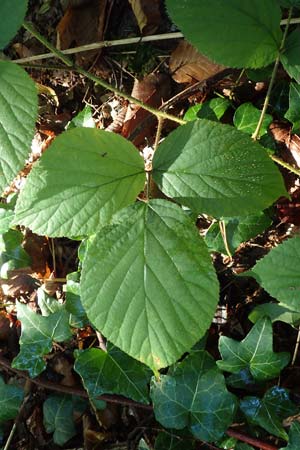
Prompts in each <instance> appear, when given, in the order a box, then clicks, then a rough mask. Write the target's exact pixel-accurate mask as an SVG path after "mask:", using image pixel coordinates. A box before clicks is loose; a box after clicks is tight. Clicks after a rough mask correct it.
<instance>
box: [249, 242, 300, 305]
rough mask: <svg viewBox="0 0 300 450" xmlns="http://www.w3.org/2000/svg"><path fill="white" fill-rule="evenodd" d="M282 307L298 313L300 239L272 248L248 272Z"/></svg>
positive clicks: (299, 299) (299, 302)
mask: <svg viewBox="0 0 300 450" xmlns="http://www.w3.org/2000/svg"><path fill="white" fill-rule="evenodd" d="M248 274H249V275H251V276H254V277H255V279H256V280H257V281H258V283H260V284H261V286H262V287H263V288H264V289H265V290H266V291H267V292H268V293H269V294H270V295H272V297H274V298H275V299H276V300H278V301H279V302H280V303H281V304H282V305H283V306H286V307H287V308H289V309H291V310H292V311H296V312H300V298H299V294H300V237H299V236H295V237H293V238H291V239H288V240H286V241H284V242H283V243H282V244H280V245H278V246H277V247H274V248H273V249H272V250H271V251H270V252H269V253H268V254H267V255H266V256H265V257H264V258H263V259H261V260H259V261H258V262H257V263H256V265H255V266H254V267H253V269H251V271H249V272H248Z"/></svg>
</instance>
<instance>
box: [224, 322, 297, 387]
mask: <svg viewBox="0 0 300 450" xmlns="http://www.w3.org/2000/svg"><path fill="white" fill-rule="evenodd" d="M272 341H273V333H272V322H271V320H270V319H269V318H267V317H263V318H261V319H259V320H258V321H257V322H256V324H255V325H254V326H253V327H252V329H251V331H250V332H249V333H248V334H247V336H246V337H245V338H244V339H243V340H242V341H241V342H238V341H235V340H234V339H230V338H228V337H226V336H221V337H220V339H219V351H220V353H221V356H222V360H221V361H217V365H218V367H219V368H220V369H221V370H224V371H226V372H231V373H236V372H239V371H240V370H242V369H245V368H249V370H250V372H251V375H252V376H253V377H254V378H255V379H257V380H270V379H272V378H274V377H276V376H278V375H279V374H280V371H281V370H282V369H283V368H284V367H285V366H286V365H287V364H288V362H289V359H290V355H289V353H274V352H273V342H272Z"/></svg>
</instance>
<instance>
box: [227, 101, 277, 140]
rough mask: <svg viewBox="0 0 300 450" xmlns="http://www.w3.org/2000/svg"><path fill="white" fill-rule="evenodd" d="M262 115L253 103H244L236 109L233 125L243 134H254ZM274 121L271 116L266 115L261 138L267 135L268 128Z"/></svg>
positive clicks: (260, 133) (260, 134)
mask: <svg viewBox="0 0 300 450" xmlns="http://www.w3.org/2000/svg"><path fill="white" fill-rule="evenodd" d="M260 115H261V111H260V110H259V109H257V108H255V106H253V105H252V103H243V104H242V105H241V106H239V107H238V108H237V109H236V111H235V113H234V117H233V123H234V125H235V127H236V128H237V129H238V130H240V131H243V133H247V134H253V133H254V131H255V130H256V127H257V123H258V121H259V118H260ZM272 120H273V117H272V116H271V115H270V114H265V116H264V119H263V122H262V126H261V129H260V132H259V137H261V136H262V135H263V134H266V133H267V131H268V127H269V125H270V124H271V122H272Z"/></svg>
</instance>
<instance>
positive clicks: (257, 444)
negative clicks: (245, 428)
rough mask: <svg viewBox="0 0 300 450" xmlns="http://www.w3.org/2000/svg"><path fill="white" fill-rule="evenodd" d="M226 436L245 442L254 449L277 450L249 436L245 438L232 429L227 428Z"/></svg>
mask: <svg viewBox="0 0 300 450" xmlns="http://www.w3.org/2000/svg"><path fill="white" fill-rule="evenodd" d="M226 433H227V434H228V436H230V437H234V438H236V439H238V440H239V441H242V442H246V443H247V444H250V445H253V446H254V447H258V448H260V449H261V450H278V447H274V445H271V444H267V443H266V442H262V441H260V440H259V439H256V438H252V437H250V436H246V435H245V434H243V433H241V432H240V431H236V430H234V429H233V428H228V430H227V431H226Z"/></svg>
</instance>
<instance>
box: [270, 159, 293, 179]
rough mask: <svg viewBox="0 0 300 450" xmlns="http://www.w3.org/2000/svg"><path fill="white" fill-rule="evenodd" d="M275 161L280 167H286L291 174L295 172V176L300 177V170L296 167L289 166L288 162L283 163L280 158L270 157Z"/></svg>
mask: <svg viewBox="0 0 300 450" xmlns="http://www.w3.org/2000/svg"><path fill="white" fill-rule="evenodd" d="M269 156H270V158H271V159H273V161H275V162H276V163H277V164H279V165H280V166H282V167H284V168H285V169H287V170H289V171H290V172H293V173H294V174H295V175H298V177H300V169H295V167H293V166H291V164H288V163H287V162H285V161H283V160H282V159H280V158H278V157H277V156H275V155H269Z"/></svg>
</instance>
